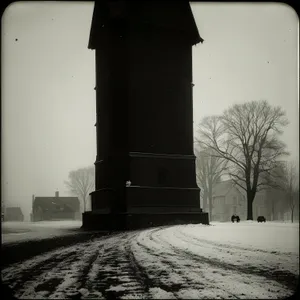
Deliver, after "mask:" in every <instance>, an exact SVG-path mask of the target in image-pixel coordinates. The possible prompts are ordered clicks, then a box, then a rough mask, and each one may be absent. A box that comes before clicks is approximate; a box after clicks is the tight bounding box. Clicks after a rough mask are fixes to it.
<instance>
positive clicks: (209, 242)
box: [178, 228, 294, 257]
mask: <svg viewBox="0 0 300 300" xmlns="http://www.w3.org/2000/svg"><path fill="white" fill-rule="evenodd" d="M183 229H184V228H178V232H179V233H181V234H183V235H184V236H185V237H188V238H189V241H190V239H192V240H196V241H199V242H200V243H204V244H209V245H212V246H217V247H222V248H226V249H230V250H242V251H247V252H255V253H257V252H260V253H266V254H273V255H277V256H280V257H282V255H294V253H293V252H279V251H267V250H263V249H254V248H246V247H242V246H239V245H232V246H229V245H226V244H222V243H217V242H213V241H209V240H206V239H201V238H197V237H195V236H194V235H193V234H188V233H186V232H184V231H183Z"/></svg>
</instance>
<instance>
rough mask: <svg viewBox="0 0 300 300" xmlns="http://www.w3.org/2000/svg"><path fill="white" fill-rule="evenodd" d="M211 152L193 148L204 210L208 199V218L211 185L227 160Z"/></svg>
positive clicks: (211, 191)
mask: <svg viewBox="0 0 300 300" xmlns="http://www.w3.org/2000/svg"><path fill="white" fill-rule="evenodd" d="M213 153H214V152H213V150H211V149H195V154H196V157H197V158H196V167H197V169H196V175H197V182H198V184H199V186H200V187H201V188H202V191H203V196H202V197H203V198H202V199H203V210H206V206H207V200H208V207H209V218H210V220H211V219H212V196H213V187H214V185H215V184H216V183H217V182H218V181H219V180H220V178H221V175H222V173H223V171H224V169H225V168H226V165H227V160H224V159H222V158H219V157H217V156H215V155H213Z"/></svg>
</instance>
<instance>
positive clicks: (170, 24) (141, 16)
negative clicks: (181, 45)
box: [88, 0, 203, 49]
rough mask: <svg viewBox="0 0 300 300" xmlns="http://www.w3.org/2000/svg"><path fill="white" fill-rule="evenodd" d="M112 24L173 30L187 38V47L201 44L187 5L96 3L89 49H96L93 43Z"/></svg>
mask: <svg viewBox="0 0 300 300" xmlns="http://www.w3.org/2000/svg"><path fill="white" fill-rule="evenodd" d="M112 20H116V21H118V20H123V21H125V22H126V23H127V24H130V25H131V26H134V27H136V28H141V27H142V26H148V27H149V26H151V27H156V28H165V29H166V28H167V29H171V30H177V31H178V32H181V33H184V35H185V36H187V37H189V40H190V43H191V45H195V44H198V43H199V42H201V43H202V42H203V39H202V38H201V36H200V35H199V32H198V29H197V25H196V22H195V20H194V16H193V13H192V10H191V7H190V4H189V2H188V1H144V0H143V1H97V2H95V5H94V12H93V18H92V24H91V31H90V39H89V44H88V48H89V49H95V48H96V45H97V39H98V38H99V37H100V36H101V35H102V34H104V32H105V26H106V25H108V24H109V22H111V21H112ZM113 22H114V21H113Z"/></svg>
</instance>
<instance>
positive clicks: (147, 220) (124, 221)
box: [82, 211, 209, 231]
mask: <svg viewBox="0 0 300 300" xmlns="http://www.w3.org/2000/svg"><path fill="white" fill-rule="evenodd" d="M199 223H201V224H205V225H209V221H208V213H204V212H175V213H102V212H95V211H90V212H85V213H83V214H82V228H83V229H86V230H112V231H114V230H130V229H138V228H147V227H153V226H162V225H175V224H199Z"/></svg>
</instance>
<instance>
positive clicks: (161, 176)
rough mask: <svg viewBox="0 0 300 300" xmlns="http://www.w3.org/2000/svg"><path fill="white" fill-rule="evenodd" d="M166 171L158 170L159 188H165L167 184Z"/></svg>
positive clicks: (163, 169)
mask: <svg viewBox="0 0 300 300" xmlns="http://www.w3.org/2000/svg"><path fill="white" fill-rule="evenodd" d="M167 178H168V171H167V169H165V168H160V169H159V170H158V178H157V182H158V185H159V186H165V185H166V184H167Z"/></svg>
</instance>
